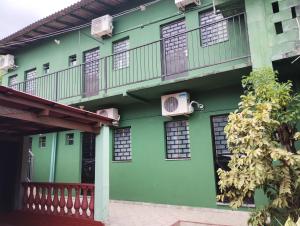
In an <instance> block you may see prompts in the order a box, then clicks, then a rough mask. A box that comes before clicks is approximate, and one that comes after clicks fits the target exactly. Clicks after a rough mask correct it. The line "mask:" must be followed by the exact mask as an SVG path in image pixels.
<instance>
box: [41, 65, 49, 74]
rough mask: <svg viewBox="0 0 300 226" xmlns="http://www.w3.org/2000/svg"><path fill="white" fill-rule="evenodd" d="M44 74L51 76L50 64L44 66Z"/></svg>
mask: <svg viewBox="0 0 300 226" xmlns="http://www.w3.org/2000/svg"><path fill="white" fill-rule="evenodd" d="M43 72H44V75H46V74H49V72H50V64H49V63H47V64H44V65H43Z"/></svg>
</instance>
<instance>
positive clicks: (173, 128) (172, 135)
mask: <svg viewBox="0 0 300 226" xmlns="http://www.w3.org/2000/svg"><path fill="white" fill-rule="evenodd" d="M165 130H166V143H167V153H166V157H167V159H186V158H190V157H191V150H190V132H189V122H188V121H187V120H182V121H170V122H166V123H165Z"/></svg>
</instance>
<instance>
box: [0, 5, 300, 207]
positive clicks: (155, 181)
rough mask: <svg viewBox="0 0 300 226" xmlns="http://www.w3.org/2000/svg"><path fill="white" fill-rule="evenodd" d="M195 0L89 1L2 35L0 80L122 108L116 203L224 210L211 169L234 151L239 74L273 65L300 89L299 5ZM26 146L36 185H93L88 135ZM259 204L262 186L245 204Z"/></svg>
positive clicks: (57, 136) (115, 131) (115, 151)
mask: <svg viewBox="0 0 300 226" xmlns="http://www.w3.org/2000/svg"><path fill="white" fill-rule="evenodd" d="M182 2H187V1H182ZM191 2H192V1H191ZM196 2H197V1H196ZM198 3H200V4H189V5H187V6H185V7H181V8H180V9H179V8H178V7H177V6H176V4H175V3H174V0H155V1H126V0H122V1H104V0H89V1H84V0H82V1H80V2H79V3H76V4H74V5H72V6H70V7H68V8H66V9H63V10H62V11H60V12H58V13H55V14H53V15H51V16H49V17H46V18H44V19H42V20H40V21H38V22H36V23H34V24H31V25H29V26H28V27H26V28H24V29H22V30H20V31H18V32H16V33H15V34H12V35H11V36H9V37H7V38H4V39H2V40H1V41H0V53H1V54H3V55H5V54H10V55H13V56H14V60H15V66H14V67H13V68H11V69H9V70H8V73H7V74H5V76H4V78H3V81H2V83H3V84H4V85H6V86H9V87H11V88H14V89H17V90H20V91H24V92H26V93H29V94H32V95H36V96H40V97H42V98H46V99H49V100H54V101H58V102H59V103H63V104H67V105H72V106H75V107H78V108H79V107H80V108H84V109H87V110H89V111H94V112H96V111H98V110H103V109H111V110H110V111H99V114H110V113H112V114H113V113H115V115H116V112H115V111H116V110H115V109H117V111H118V115H119V116H120V118H118V115H116V116H115V119H116V123H115V127H114V128H112V129H110V142H111V152H110V162H109V165H110V178H109V180H110V198H111V199H113V200H127V201H138V202H150V203H161V204H172V205H187V206H197V207H210V208H219V207H220V208H221V207H224V206H226V203H218V202H216V195H217V193H218V189H217V181H218V178H217V175H216V169H217V168H219V167H223V168H226V164H227V162H228V159H229V158H230V153H229V152H228V150H227V147H226V138H225V135H224V131H223V130H224V126H225V125H226V122H227V115H228V114H229V113H230V112H232V111H234V110H235V109H236V108H237V104H238V102H239V97H240V95H241V93H242V88H241V79H242V77H243V76H245V75H247V74H248V73H249V72H250V71H252V70H253V69H255V68H260V67H265V66H267V67H273V68H274V69H275V70H278V71H279V72H280V76H281V77H280V79H281V80H283V81H286V80H291V81H292V82H293V84H294V87H295V89H296V91H299V90H300V77H299V71H300V59H299V60H297V56H298V55H299V53H300V47H299V46H300V37H299V20H298V17H300V2H299V1H296V0H294V1H292V0H277V1H276V0H214V1H212V0H200V1H199V2H198ZM107 14H108V15H110V16H111V17H107V18H108V20H109V18H113V29H112V34H108V35H105V36H103V37H101V38H99V34H98V36H97V35H95V34H94V35H92V34H91V26H93V27H94V26H95V24H93V25H91V21H92V19H95V18H98V17H101V16H104V15H107ZM102 19H103V18H102ZM98 22H99V20H98ZM102 22H103V21H102ZM93 23H97V21H95V20H94V21H93ZM95 29H96V28H95ZM96 30H97V29H96ZM96 33H97V31H96ZM169 95H170V96H169ZM189 100H190V101H189ZM191 101H194V102H191ZM192 109H193V110H194V111H193V112H192V113H191V110H192ZM162 111H163V112H165V114H164V115H165V116H163V115H162ZM174 111H175V113H174ZM176 111H178V112H176ZM174 115H175V116H174ZM30 142H31V145H30V146H31V147H30V150H29V151H31V152H32V161H31V169H30V170H29V173H28V177H29V179H30V180H31V181H35V182H66V183H67V182H69V183H94V180H95V176H94V174H95V137H94V136H93V135H92V134H88V133H81V132H79V131H68V132H59V133H49V134H40V135H34V136H32V137H31V138H30ZM262 202H263V197H262V196H261V195H260V194H259V192H257V194H256V195H255V197H254V199H251V200H248V201H247V203H245V205H246V206H248V207H254V206H259V205H260V204H261V203H262Z"/></svg>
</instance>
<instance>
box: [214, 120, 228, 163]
mask: <svg viewBox="0 0 300 226" xmlns="http://www.w3.org/2000/svg"><path fill="white" fill-rule="evenodd" d="M212 123H213V135H214V145H215V154H216V156H217V157H218V156H223V155H231V152H230V151H229V150H228V147H227V139H226V135H225V133H224V128H225V126H226V125H227V123H228V115H220V116H213V117H212Z"/></svg>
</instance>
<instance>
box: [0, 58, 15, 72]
mask: <svg viewBox="0 0 300 226" xmlns="http://www.w3.org/2000/svg"><path fill="white" fill-rule="evenodd" d="M14 65H15V60H14V56H13V55H9V54H7V55H2V56H0V70H4V71H7V70H8V69H11V68H13V67H14Z"/></svg>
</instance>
